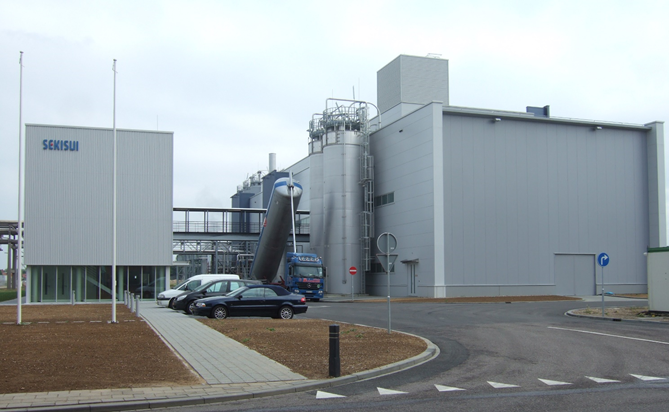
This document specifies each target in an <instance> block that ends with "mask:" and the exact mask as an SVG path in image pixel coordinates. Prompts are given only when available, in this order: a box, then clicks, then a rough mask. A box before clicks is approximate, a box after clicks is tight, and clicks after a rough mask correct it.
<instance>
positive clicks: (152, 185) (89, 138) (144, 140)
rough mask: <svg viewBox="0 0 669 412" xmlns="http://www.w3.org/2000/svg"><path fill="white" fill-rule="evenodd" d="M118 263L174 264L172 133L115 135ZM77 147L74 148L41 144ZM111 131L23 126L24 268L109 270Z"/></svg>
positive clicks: (122, 132) (119, 131) (131, 132)
mask: <svg viewBox="0 0 669 412" xmlns="http://www.w3.org/2000/svg"><path fill="white" fill-rule="evenodd" d="M117 135H118V143H119V147H118V149H119V158H118V160H119V161H118V172H119V174H118V176H119V178H118V191H117V193H118V194H119V196H118V203H117V204H118V214H117V217H118V225H117V227H118V233H117V234H118V255H117V256H118V260H117V264H118V265H169V264H170V262H171V259H172V255H171V251H172V244H171V241H172V159H173V153H172V141H173V134H172V133H161V132H136V131H125V130H118V131H117ZM44 140H46V141H47V144H48V141H49V140H67V141H76V142H78V151H64V150H44V149H43V141H44ZM112 170H113V133H112V130H111V129H93V128H79V127H60V126H45V125H26V173H25V188H26V191H25V198H26V205H25V207H26V216H25V226H26V229H25V256H26V264H27V265H111V253H112V247H111V245H112Z"/></svg>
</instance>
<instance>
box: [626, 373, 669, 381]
mask: <svg viewBox="0 0 669 412" xmlns="http://www.w3.org/2000/svg"><path fill="white" fill-rule="evenodd" d="M630 375H632V376H634V377H635V378H637V379H641V380H642V381H664V380H667V378H657V377H655V376H643V375H635V374H633V373H630Z"/></svg>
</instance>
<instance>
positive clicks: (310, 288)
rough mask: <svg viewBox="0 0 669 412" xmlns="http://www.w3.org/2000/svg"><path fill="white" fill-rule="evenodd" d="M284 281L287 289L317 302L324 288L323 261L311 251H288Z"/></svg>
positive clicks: (321, 296)
mask: <svg viewBox="0 0 669 412" xmlns="http://www.w3.org/2000/svg"><path fill="white" fill-rule="evenodd" d="M284 282H285V287H286V289H288V290H289V291H291V292H293V293H298V294H300V295H304V296H305V297H306V298H307V299H308V300H312V301H315V302H318V301H319V300H321V299H322V298H323V290H324V289H325V268H324V267H323V261H322V260H321V258H319V257H318V256H316V255H314V254H312V253H292V252H288V253H287V254H286V273H285V278H284Z"/></svg>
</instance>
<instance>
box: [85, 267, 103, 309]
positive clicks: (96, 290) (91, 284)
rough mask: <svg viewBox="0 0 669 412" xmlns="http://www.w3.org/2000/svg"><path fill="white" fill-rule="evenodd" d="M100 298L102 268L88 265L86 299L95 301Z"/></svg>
mask: <svg viewBox="0 0 669 412" xmlns="http://www.w3.org/2000/svg"><path fill="white" fill-rule="evenodd" d="M99 299H100V268H99V267H98V266H87V267H86V301H87V302H94V301H97V300H99Z"/></svg>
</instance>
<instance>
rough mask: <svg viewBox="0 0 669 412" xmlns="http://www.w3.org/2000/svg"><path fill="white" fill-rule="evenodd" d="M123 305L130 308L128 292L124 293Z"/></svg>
mask: <svg viewBox="0 0 669 412" xmlns="http://www.w3.org/2000/svg"><path fill="white" fill-rule="evenodd" d="M123 304H124V305H126V306H128V291H127V290H124V291H123Z"/></svg>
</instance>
